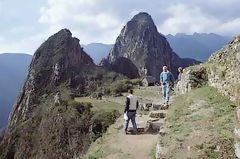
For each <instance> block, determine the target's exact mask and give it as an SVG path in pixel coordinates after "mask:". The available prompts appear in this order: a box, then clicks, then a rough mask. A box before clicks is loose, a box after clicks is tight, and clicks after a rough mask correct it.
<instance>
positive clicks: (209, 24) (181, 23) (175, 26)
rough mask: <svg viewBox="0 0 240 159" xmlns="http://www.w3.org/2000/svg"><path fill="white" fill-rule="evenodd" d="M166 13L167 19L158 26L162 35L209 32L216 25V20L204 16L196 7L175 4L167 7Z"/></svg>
mask: <svg viewBox="0 0 240 159" xmlns="http://www.w3.org/2000/svg"><path fill="white" fill-rule="evenodd" d="M166 13H167V14H169V18H168V19H166V20H165V21H164V23H163V24H159V25H158V29H159V31H160V32H162V33H164V34H169V33H171V34H176V33H181V32H185V33H194V32H210V31H211V29H212V28H213V26H215V25H216V24H218V21H217V20H216V19H214V18H212V17H209V16H207V15H204V14H203V13H202V12H201V10H200V8H198V7H192V6H187V5H183V4H177V5H172V6H170V7H168V8H167V9H166Z"/></svg>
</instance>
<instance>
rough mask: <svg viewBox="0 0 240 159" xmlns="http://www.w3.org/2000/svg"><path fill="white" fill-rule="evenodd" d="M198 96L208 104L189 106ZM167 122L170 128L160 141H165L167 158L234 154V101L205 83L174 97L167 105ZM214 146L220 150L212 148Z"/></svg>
mask: <svg viewBox="0 0 240 159" xmlns="http://www.w3.org/2000/svg"><path fill="white" fill-rule="evenodd" d="M200 100H201V101H205V103H207V104H206V105H202V106H201V105H198V106H196V107H197V108H196V109H194V110H193V109H190V106H192V105H193V104H195V105H196V103H199V101H200ZM167 123H168V125H169V127H170V128H169V132H168V134H167V135H166V136H164V137H162V138H161V139H160V141H161V143H163V144H164V145H168V147H169V153H168V157H169V158H229V157H230V158H234V157H235V155H234V149H233V145H234V143H233V141H234V134H233V130H234V125H235V108H234V104H233V103H232V102H230V101H229V99H228V98H226V97H223V96H221V95H220V94H219V93H217V90H216V89H214V88H211V87H208V86H204V87H202V88H198V89H195V90H192V91H191V92H189V93H187V94H185V95H181V96H178V97H176V98H175V100H174V102H173V104H172V105H171V107H170V109H169V112H168V115H167ZM217 146H220V151H215V149H216V147H217ZM187 147H190V150H187Z"/></svg>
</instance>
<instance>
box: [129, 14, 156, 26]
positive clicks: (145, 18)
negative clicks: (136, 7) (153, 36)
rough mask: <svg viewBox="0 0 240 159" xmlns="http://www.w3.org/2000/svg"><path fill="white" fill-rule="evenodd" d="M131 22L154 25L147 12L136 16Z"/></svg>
mask: <svg viewBox="0 0 240 159" xmlns="http://www.w3.org/2000/svg"><path fill="white" fill-rule="evenodd" d="M131 21H135V22H137V23H140V24H151V25H154V22H153V19H152V17H151V15H149V14H148V13H146V12H140V13H138V14H136V15H135V16H134V17H133V18H132V20H131ZM131 21H130V22H131Z"/></svg>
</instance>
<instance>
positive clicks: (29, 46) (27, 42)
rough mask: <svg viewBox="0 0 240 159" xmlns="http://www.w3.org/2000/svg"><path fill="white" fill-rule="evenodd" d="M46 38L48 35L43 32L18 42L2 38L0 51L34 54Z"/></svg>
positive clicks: (0, 39)
mask: <svg viewBox="0 0 240 159" xmlns="http://www.w3.org/2000/svg"><path fill="white" fill-rule="evenodd" d="M46 38H47V37H45V36H44V35H41V34H36V35H33V36H30V37H26V38H23V39H21V40H19V41H18V42H9V41H8V40H7V39H4V38H0V52H1V53H4V52H12V53H28V54H33V53H34V51H35V50H36V49H37V47H38V46H40V44H41V43H43V42H44V39H46Z"/></svg>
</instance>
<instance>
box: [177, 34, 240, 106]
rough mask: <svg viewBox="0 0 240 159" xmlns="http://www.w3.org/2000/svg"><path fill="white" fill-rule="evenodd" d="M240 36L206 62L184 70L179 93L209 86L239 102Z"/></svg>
mask: <svg viewBox="0 0 240 159" xmlns="http://www.w3.org/2000/svg"><path fill="white" fill-rule="evenodd" d="M239 67H240V36H237V37H236V38H234V40H232V41H231V42H230V43H229V44H228V45H226V46H224V47H223V48H222V49H220V50H219V51H217V52H216V53H214V54H213V55H212V56H211V57H210V58H209V60H208V62H206V63H204V64H202V65H198V66H194V67H189V68H187V69H185V70H184V73H183V75H182V81H180V82H179V85H178V89H179V90H180V92H181V93H185V92H188V91H189V90H191V88H195V87H198V86H200V85H204V84H209V85H210V86H213V87H215V88H217V89H218V91H219V92H221V93H222V94H223V95H225V96H229V97H230V99H231V100H232V101H235V102H238V103H239V101H240V82H239V78H240V71H239Z"/></svg>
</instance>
